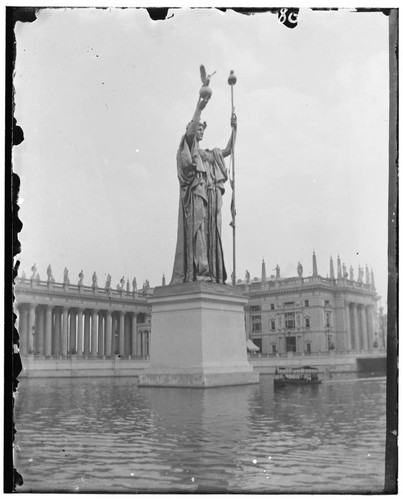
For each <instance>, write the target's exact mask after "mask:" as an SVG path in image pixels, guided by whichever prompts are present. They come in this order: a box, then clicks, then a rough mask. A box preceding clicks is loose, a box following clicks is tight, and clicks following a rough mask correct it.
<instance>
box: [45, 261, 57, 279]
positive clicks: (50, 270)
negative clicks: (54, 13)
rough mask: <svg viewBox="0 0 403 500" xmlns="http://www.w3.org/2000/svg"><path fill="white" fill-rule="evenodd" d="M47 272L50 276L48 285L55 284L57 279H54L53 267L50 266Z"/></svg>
mask: <svg viewBox="0 0 403 500" xmlns="http://www.w3.org/2000/svg"><path fill="white" fill-rule="evenodd" d="M46 272H47V275H48V283H53V282H54V281H55V279H54V277H53V273H52V267H51V266H50V264H49V265H48V268H47V270H46Z"/></svg>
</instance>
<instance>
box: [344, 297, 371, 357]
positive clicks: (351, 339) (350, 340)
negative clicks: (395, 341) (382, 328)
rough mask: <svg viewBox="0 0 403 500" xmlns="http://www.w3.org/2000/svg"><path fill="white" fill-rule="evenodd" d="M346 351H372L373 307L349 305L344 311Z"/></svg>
mask: <svg viewBox="0 0 403 500" xmlns="http://www.w3.org/2000/svg"><path fill="white" fill-rule="evenodd" d="M346 327H347V328H346V330H347V337H346V341H347V349H348V350H356V351H360V350H368V349H372V347H373V343H374V326H373V307H372V306H365V305H363V304H357V303H354V302H352V303H350V304H348V308H347V310H346Z"/></svg>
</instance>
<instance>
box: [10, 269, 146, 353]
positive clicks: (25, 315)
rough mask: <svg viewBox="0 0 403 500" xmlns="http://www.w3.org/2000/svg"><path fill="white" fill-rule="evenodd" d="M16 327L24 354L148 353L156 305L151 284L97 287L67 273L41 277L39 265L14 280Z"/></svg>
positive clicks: (94, 281) (94, 282)
mask: <svg viewBox="0 0 403 500" xmlns="http://www.w3.org/2000/svg"><path fill="white" fill-rule="evenodd" d="M14 292H15V297H16V302H15V308H16V312H17V318H18V319H17V325H16V327H17V329H18V333H19V336H20V352H21V355H22V356H25V355H29V354H32V355H36V356H39V357H45V358H53V357H67V356H72V355H76V356H79V357H81V356H85V357H88V358H91V357H112V356H116V355H119V356H121V357H122V356H123V357H134V358H136V357H141V358H144V357H147V356H148V355H149V341H150V331H151V310H150V307H149V305H148V301H147V295H148V294H149V293H150V289H149V288H148V287H147V288H146V289H143V290H141V291H139V292H138V291H137V290H133V291H130V290H129V288H128V287H127V288H126V289H125V288H124V286H123V285H122V286H118V287H117V289H116V290H112V289H111V288H110V286H107V287H106V288H98V286H97V283H96V280H94V279H93V285H92V286H84V285H83V283H82V279H80V282H79V284H77V285H72V284H70V282H69V279H68V277H66V275H65V279H64V282H63V283H56V282H55V280H54V279H53V277H52V275H51V273H50V275H49V276H48V280H47V281H41V280H40V277H39V275H38V274H37V273H36V271H35V272H34V273H33V276H32V277H31V278H30V279H27V278H25V276H23V277H22V278H19V279H17V282H16V285H15V289H14Z"/></svg>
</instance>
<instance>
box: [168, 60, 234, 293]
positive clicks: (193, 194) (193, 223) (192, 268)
mask: <svg viewBox="0 0 403 500" xmlns="http://www.w3.org/2000/svg"><path fill="white" fill-rule="evenodd" d="M200 75H201V79H202V82H203V86H202V88H201V89H200V92H199V99H198V101H197V105H196V110H195V112H194V115H193V118H192V121H191V122H190V123H189V124H188V125H187V127H186V131H185V134H184V135H183V137H182V139H181V141H180V144H179V149H178V152H177V156H176V160H177V175H178V179H179V187H180V196H179V216H178V233H177V245H176V251H175V260H174V267H173V273H172V280H171V284H175V283H189V282H193V281H210V282H215V283H225V280H226V279H227V272H226V270H225V265H224V255H223V248H222V242H221V206H222V195H223V194H224V191H225V189H224V183H225V181H226V180H227V179H228V172H227V168H226V166H225V161H224V158H225V157H227V156H229V155H230V154H231V151H232V148H233V145H234V143H235V137H236V129H237V121H236V116H235V114H234V113H233V114H232V116H231V127H232V132H231V135H230V139H229V141H228V144H227V146H226V147H225V148H224V149H220V148H214V149H212V150H209V149H202V148H201V147H200V142H201V141H202V139H203V136H204V132H205V129H206V126H207V125H206V123H205V122H203V123H202V122H201V121H200V120H201V114H202V111H203V110H204V108H205V107H206V106H207V103H208V101H209V100H210V98H211V95H212V92H211V89H210V87H209V82H210V78H211V76H212V75H209V76H207V75H206V71H205V69H204V66H201V67H200Z"/></svg>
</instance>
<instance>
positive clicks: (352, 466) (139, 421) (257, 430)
mask: <svg viewBox="0 0 403 500" xmlns="http://www.w3.org/2000/svg"><path fill="white" fill-rule="evenodd" d="M16 406H17V407H16V420H17V422H16V423H17V430H18V433H17V443H18V445H19V447H20V451H18V450H17V451H16V462H17V468H18V470H19V472H21V473H22V475H23V477H24V486H23V487H22V488H21V489H19V491H21V492H23V491H25V492H27V491H37V492H39V491H52V492H57V491H60V492H61V491H63V492H74V491H76V492H90V491H100V492H126V493H129V492H147V491H149V492H151V491H153V492H163V491H166V492H260V493H264V492H268V493H275V492H283V493H284V492H299V493H302V492H306V493H307V492H356V493H358V492H359V493H364V492H369V491H371V492H380V491H381V490H382V486H383V471H384V442H385V379H384V378H377V379H358V378H357V377H355V376H353V377H352V376H350V377H348V376H347V375H344V376H342V375H339V376H338V377H335V378H334V379H332V380H330V381H326V382H325V383H323V384H322V385H321V386H319V387H317V386H308V387H293V388H291V387H290V388H285V389H283V390H282V391H274V390H273V379H272V377H271V376H261V382H260V384H259V385H257V386H253V385H252V386H243V387H242V386H241V387H227V388H215V389H208V390H203V389H175V388H166V389H162V388H146V387H143V388H138V387H137V386H136V384H135V382H134V381H133V379H130V378H120V379H119V378H112V379H93V380H88V379H60V380H45V379H41V380H39V379H38V380H23V381H22V382H21V384H20V390H19V396H18V399H17V405H16Z"/></svg>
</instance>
